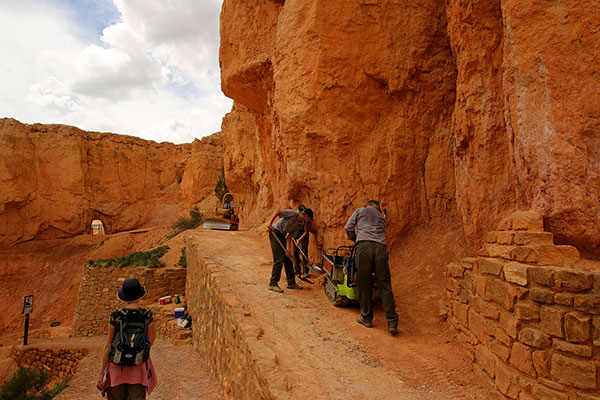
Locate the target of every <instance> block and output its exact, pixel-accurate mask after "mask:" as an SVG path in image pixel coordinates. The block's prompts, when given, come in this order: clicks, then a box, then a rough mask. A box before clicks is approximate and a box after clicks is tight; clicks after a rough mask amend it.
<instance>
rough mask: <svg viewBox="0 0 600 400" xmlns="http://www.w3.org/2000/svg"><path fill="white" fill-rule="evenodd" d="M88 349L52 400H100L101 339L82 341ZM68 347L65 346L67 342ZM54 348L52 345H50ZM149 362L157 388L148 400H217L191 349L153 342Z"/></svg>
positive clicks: (213, 383) (216, 392) (205, 368)
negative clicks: (98, 381)
mask: <svg viewBox="0 0 600 400" xmlns="http://www.w3.org/2000/svg"><path fill="white" fill-rule="evenodd" d="M83 340H85V341H86V342H87V344H86V347H89V348H90V349H91V351H90V354H89V355H88V356H87V357H85V358H84V359H83V360H82V361H81V363H80V364H79V367H78V368H77V371H76V372H75V375H74V376H73V378H72V380H71V382H70V383H69V386H67V388H66V389H65V390H63V391H62V392H61V393H60V394H59V395H58V396H56V398H55V399H56V400H88V399H100V398H101V396H100V392H99V391H98V389H96V379H97V378H98V373H99V370H100V365H101V353H102V349H103V348H104V347H103V346H104V344H105V341H104V339H103V338H93V339H83ZM81 341H82V339H79V338H77V339H73V340H72V341H71V345H73V346H78V345H79V344H80V343H81ZM67 343H68V342H67ZM52 344H53V345H56V343H55V342H52ZM152 361H153V362H154V366H155V368H156V374H157V376H158V384H157V386H156V388H155V389H154V391H153V392H152V394H151V395H150V396H148V397H147V398H148V399H149V400H217V399H220V398H221V397H220V396H219V391H220V390H219V389H220V388H219V385H218V382H217V381H216V379H215V378H214V377H213V375H212V374H211V373H210V370H209V369H208V366H207V365H206V363H205V362H204V361H203V360H202V358H201V357H200V355H199V354H198V353H197V352H195V351H193V349H192V347H191V346H188V345H180V346H176V345H173V344H171V343H167V342H165V341H161V340H160V339H157V341H156V343H155V344H154V346H153V347H152Z"/></svg>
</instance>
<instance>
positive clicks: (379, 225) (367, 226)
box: [344, 207, 387, 245]
mask: <svg viewBox="0 0 600 400" xmlns="http://www.w3.org/2000/svg"><path fill="white" fill-rule="evenodd" d="M386 227H387V222H386V220H385V217H384V216H383V214H382V213H381V212H379V210H377V209H376V208H375V207H361V208H359V209H358V210H356V211H354V213H353V214H352V216H351V217H350V218H349V219H348V222H346V226H345V227H344V229H345V230H346V234H347V235H348V239H350V240H353V241H355V242H360V241H363V240H372V241H373V242H377V243H381V244H383V245H385V244H387V242H386V237H385V228H386ZM355 229H356V232H355Z"/></svg>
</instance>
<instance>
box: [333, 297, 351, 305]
mask: <svg viewBox="0 0 600 400" xmlns="http://www.w3.org/2000/svg"><path fill="white" fill-rule="evenodd" d="M348 303H349V300H348V298H347V297H346V296H337V297H336V298H335V301H334V302H333V305H334V306H336V307H346V306H347V305H348Z"/></svg>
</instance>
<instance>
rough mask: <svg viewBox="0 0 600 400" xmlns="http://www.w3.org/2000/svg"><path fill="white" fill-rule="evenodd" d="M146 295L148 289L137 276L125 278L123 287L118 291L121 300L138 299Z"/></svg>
mask: <svg viewBox="0 0 600 400" xmlns="http://www.w3.org/2000/svg"><path fill="white" fill-rule="evenodd" d="M145 295H146V289H145V288H144V287H143V286H142V285H140V281H138V280H137V279H135V278H130V279H125V282H123V287H122V288H121V290H119V291H118V292H117V296H118V297H119V300H121V301H137V300H139V299H141V298H142V297H144V296H145Z"/></svg>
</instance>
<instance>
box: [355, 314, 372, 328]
mask: <svg viewBox="0 0 600 400" xmlns="http://www.w3.org/2000/svg"><path fill="white" fill-rule="evenodd" d="M356 322H358V323H359V324H361V325H364V326H366V327H367V328H372V327H373V323H372V322H370V321H367V320H366V319H364V318H363V316H362V315H360V314H358V317H356Z"/></svg>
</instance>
